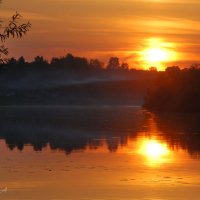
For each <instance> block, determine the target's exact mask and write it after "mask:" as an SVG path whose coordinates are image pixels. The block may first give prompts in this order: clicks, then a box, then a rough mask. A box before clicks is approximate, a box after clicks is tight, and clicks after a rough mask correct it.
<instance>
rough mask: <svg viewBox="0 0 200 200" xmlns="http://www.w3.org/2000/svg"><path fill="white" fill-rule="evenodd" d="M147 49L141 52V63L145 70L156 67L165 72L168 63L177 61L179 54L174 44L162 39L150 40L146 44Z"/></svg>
mask: <svg viewBox="0 0 200 200" xmlns="http://www.w3.org/2000/svg"><path fill="white" fill-rule="evenodd" d="M145 46H146V48H145V49H143V50H142V51H140V61H141V62H142V63H143V66H144V68H146V69H149V67H151V66H154V67H157V69H158V70H159V71H160V70H164V69H165V67H166V63H170V62H171V61H174V60H176V58H177V54H176V52H175V51H174V50H173V49H174V48H175V46H174V44H172V43H168V42H165V41H163V40H162V39H160V38H149V39H147V40H146V42H145Z"/></svg>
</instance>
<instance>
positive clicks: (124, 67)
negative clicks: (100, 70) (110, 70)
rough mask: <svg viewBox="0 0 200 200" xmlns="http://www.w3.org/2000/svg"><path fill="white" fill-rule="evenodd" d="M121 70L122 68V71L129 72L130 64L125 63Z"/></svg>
mask: <svg viewBox="0 0 200 200" xmlns="http://www.w3.org/2000/svg"><path fill="white" fill-rule="evenodd" d="M120 68H121V69H122V70H128V69H129V64H128V63H126V62H123V63H122V64H121V66H120Z"/></svg>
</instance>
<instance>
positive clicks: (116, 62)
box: [107, 57, 120, 70]
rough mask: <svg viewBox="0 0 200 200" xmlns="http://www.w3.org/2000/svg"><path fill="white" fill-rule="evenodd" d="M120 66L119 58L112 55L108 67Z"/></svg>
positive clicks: (117, 67)
mask: <svg viewBox="0 0 200 200" xmlns="http://www.w3.org/2000/svg"><path fill="white" fill-rule="evenodd" d="M119 68H120V63H119V58H117V57H111V58H110V59H109V61H108V65H107V69H109V70H117V69H119Z"/></svg>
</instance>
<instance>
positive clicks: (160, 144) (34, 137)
mask: <svg viewBox="0 0 200 200" xmlns="http://www.w3.org/2000/svg"><path fill="white" fill-rule="evenodd" d="M199 158H200V115H192V114H187V115H167V114H166V115H155V114H152V113H149V112H147V111H145V110H142V109H141V108H138V107H106V106H105V107H32V108H28V107H10V108H5V107H4V108H0V199H9V200H11V199H12V200H18V199H20V200H21V199H22V200H29V199H30V200H53V199H54V200H103V199H105V200H171V199H175V200H179V199H180V200H189V199H192V200H199V199H200V160H199Z"/></svg>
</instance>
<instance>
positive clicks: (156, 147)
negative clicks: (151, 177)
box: [139, 139, 170, 166]
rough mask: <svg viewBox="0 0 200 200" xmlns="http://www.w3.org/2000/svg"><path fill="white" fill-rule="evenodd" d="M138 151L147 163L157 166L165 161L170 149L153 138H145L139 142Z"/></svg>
mask: <svg viewBox="0 0 200 200" xmlns="http://www.w3.org/2000/svg"><path fill="white" fill-rule="evenodd" d="M139 153H140V154H142V155H143V156H144V157H145V158H146V160H147V164H148V165H151V166H157V165H160V164H161V163H163V162H166V161H167V158H168V157H169V154H170V150H169V149H168V147H167V144H165V143H161V142H159V141H157V140H155V139H145V140H144V141H142V142H141V144H140V148H139Z"/></svg>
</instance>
